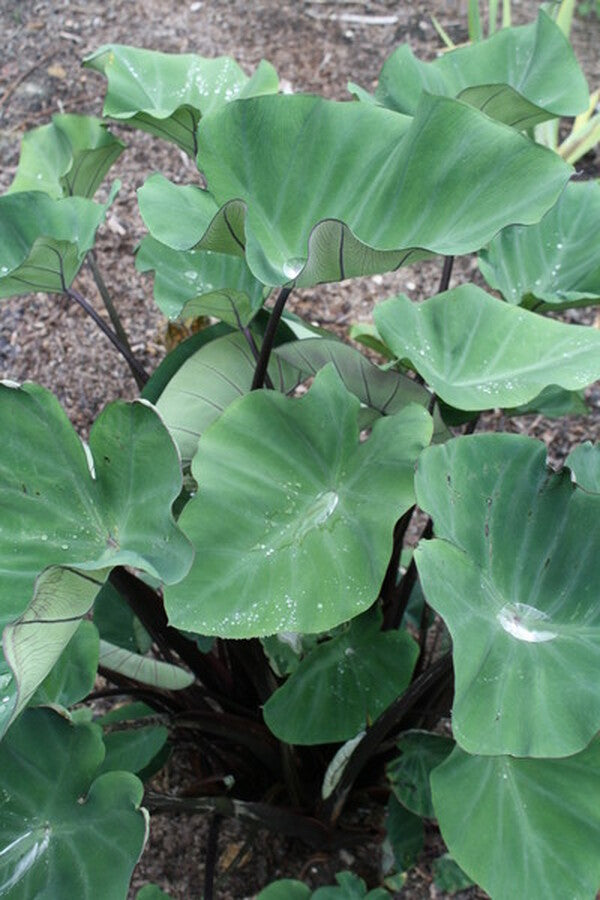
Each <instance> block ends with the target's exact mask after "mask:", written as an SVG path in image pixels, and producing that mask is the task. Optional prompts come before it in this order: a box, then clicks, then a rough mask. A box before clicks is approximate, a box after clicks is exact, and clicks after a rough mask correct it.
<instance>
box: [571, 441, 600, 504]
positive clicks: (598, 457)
mask: <svg viewBox="0 0 600 900" xmlns="http://www.w3.org/2000/svg"><path fill="white" fill-rule="evenodd" d="M565 466H568V468H569V469H570V470H571V478H572V479H573V481H575V482H576V483H577V484H578V485H579V487H580V488H581V489H582V490H584V491H588V492H589V493H590V494H600V444H592V443H591V441H585V442H584V443H583V444H579V446H578V447H575V448H574V449H573V450H571V452H570V453H569V455H568V456H567V458H566V460H565Z"/></svg>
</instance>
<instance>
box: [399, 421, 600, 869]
mask: <svg viewBox="0 0 600 900" xmlns="http://www.w3.org/2000/svg"><path fill="white" fill-rule="evenodd" d="M416 491H417V501H418V503H419V505H420V506H421V508H422V509H423V510H424V511H425V512H427V513H429V515H431V516H432V518H433V521H434V526H435V533H436V535H437V538H438V539H437V540H434V541H428V542H422V543H421V545H420V546H419V547H418V549H417V550H416V551H415V558H416V561H417V566H418V569H419V575H420V578H421V583H422V585H423V590H424V592H425V595H426V597H427V600H428V602H429V603H430V605H431V606H432V607H433V608H434V609H435V610H436V611H437V612H438V613H439V614H440V615H441V616H443V618H444V621H445V622H446V624H447V626H448V629H449V631H450V633H451V635H452V640H453V645H454V668H455V683H456V687H455V698H454V708H453V715H452V728H453V731H454V736H455V738H456V740H457V741H458V743H459V744H460V745H461V746H462V747H463V748H464V749H465V750H467V751H468V752H470V753H484V754H499V753H508V754H511V755H513V756H553V757H558V756H568V755H570V754H573V753H577V752H578V751H580V750H581V749H582V748H583V747H585V746H586V745H587V744H588V743H589V741H590V740H591V738H592V737H593V736H594V734H596V732H597V731H598V730H599V729H600V697H599V696H598V691H597V690H596V678H595V673H596V672H597V670H598V665H599V664H600V608H599V607H598V603H597V602H596V585H597V584H598V580H599V579H600V555H599V554H598V552H597V551H598V541H599V540H600V496H598V495H596V494H587V493H585V492H584V491H582V490H581V489H580V488H578V487H577V486H575V485H574V484H573V483H572V481H571V477H570V473H569V471H568V470H566V469H565V470H563V471H562V472H560V473H559V474H551V473H550V472H549V471H548V469H547V467H546V448H545V446H544V444H542V443H541V442H539V441H534V440H532V439H530V438H526V437H522V436H520V435H508V434H503V435H495V434H494V435H475V436H473V437H463V438H457V439H455V440H453V441H449V442H448V443H447V444H444V445H443V446H440V447H435V448H429V449H428V450H426V451H425V452H424V453H423V455H422V456H421V458H420V460H419V468H418V473H417V480H416ZM507 523H510V527H507ZM459 862H460V860H459Z"/></svg>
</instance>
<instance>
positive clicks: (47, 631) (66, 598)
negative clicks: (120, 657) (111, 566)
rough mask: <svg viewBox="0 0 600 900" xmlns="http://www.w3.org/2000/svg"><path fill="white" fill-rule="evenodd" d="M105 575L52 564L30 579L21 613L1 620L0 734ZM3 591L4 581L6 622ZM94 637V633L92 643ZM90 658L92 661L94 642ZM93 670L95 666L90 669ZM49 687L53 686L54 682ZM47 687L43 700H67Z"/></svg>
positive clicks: (47, 672) (1, 612)
mask: <svg viewBox="0 0 600 900" xmlns="http://www.w3.org/2000/svg"><path fill="white" fill-rule="evenodd" d="M107 575H108V569H106V570H104V571H98V572H93V573H91V572H90V573H84V572H77V571H75V570H73V569H68V568H64V567H53V568H49V569H46V571H45V572H43V573H42V574H41V575H40V576H39V578H37V579H36V582H35V587H34V590H33V599H32V601H31V603H30V604H29V606H28V607H27V609H26V610H25V612H24V613H23V615H22V616H20V617H19V618H18V619H17V621H16V622H13V623H12V624H9V625H6V627H5V628H4V630H3V632H2V655H3V657H4V660H5V662H6V664H7V665H8V667H9V669H10V675H9V676H7V677H6V678H5V683H4V684H3V686H2V688H1V689H0V693H1V694H2V696H1V697H0V737H2V735H3V734H5V732H6V730H7V728H8V727H9V725H10V724H11V723H12V722H13V721H14V720H15V718H16V717H17V716H18V714H19V713H20V712H21V710H22V709H24V708H25V706H27V704H28V703H29V701H30V700H31V698H32V696H33V695H34V693H35V691H36V689H37V688H38V686H39V685H40V684H41V683H42V682H43V680H44V679H45V678H46V676H49V677H51V673H52V670H53V667H54V666H55V664H57V663H58V662H59V661H60V657H61V654H62V653H63V651H64V650H65V648H66V647H67V645H68V644H69V642H70V641H71V639H72V638H73V637H74V635H75V633H76V631H77V629H78V628H79V625H80V624H81V620H82V618H83V617H84V616H85V615H86V614H87V613H88V612H89V611H90V609H91V607H92V604H93V602H94V599H95V597H96V594H97V593H98V591H99V590H100V589H101V587H102V585H103V583H104V580H105V578H106V577H107ZM9 590H10V588H9V587H8V585H5V586H4V589H3V596H2V604H1V606H0V623H2V624H3V625H4V623H5V622H6V621H7V617H6V615H5V603H4V602H3V601H4V591H6V593H7V594H8V592H9ZM97 641H98V639H97V636H96V644H97ZM95 657H96V659H95V662H96V665H97V662H98V650H97V647H96V651H95ZM0 658H1V656H0ZM95 671H96V666H94V674H95ZM92 681H93V675H92ZM54 687H55V688H56V687H57V685H56V682H54ZM58 687H60V685H59V686H58ZM52 689H53V683H52V681H51V682H50V684H49V685H48V686H47V687H46V699H47V700H51V701H52V702H64V701H65V700H68V699H69V698H68V697H65V696H62V695H61V694H60V693H59V694H56V691H55V694H54V696H49V695H48V691H52ZM77 699H78V700H80V699H81V697H78V698H77ZM38 702H40V703H42V702H44V698H43V697H39V698H38ZM71 702H75V701H73V700H72V701H71Z"/></svg>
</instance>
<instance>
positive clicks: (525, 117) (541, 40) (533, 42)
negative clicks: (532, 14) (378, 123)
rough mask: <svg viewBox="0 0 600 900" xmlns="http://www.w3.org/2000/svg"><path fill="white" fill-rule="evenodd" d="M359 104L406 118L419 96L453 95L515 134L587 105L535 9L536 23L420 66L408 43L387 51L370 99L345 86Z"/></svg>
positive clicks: (562, 50) (560, 47) (558, 37)
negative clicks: (368, 102) (367, 102)
mask: <svg viewBox="0 0 600 900" xmlns="http://www.w3.org/2000/svg"><path fill="white" fill-rule="evenodd" d="M350 90H352V91H354V92H355V93H356V94H357V95H358V96H359V98H360V99H363V100H371V101H372V102H376V103H380V104H381V105H382V106H385V107H387V108H388V109H393V110H396V111H397V112H400V113H404V114H406V115H414V114H415V112H416V110H417V107H418V102H419V98H420V97H421V94H422V92H423V91H428V92H429V93H431V94H441V95H443V96H447V97H458V98H459V99H461V100H464V101H465V102H466V103H470V104H471V105H472V106H475V107H477V108H478V109H481V110H482V111H484V112H485V113H486V115H488V116H490V117H491V118H492V119H498V120H499V121H501V122H506V124H507V125H513V126H514V127H517V128H519V129H526V128H532V127H533V126H534V125H536V124H537V123H538V122H543V121H545V120H546V119H551V118H554V117H560V116H574V115H576V114H577V113H579V112H582V111H583V110H584V109H586V108H587V105H588V102H589V101H588V89H587V84H586V81H585V77H584V75H583V72H582V71H581V68H580V66H579V64H578V62H577V59H576V57H575V54H574V52H573V49H572V47H571V45H570V43H569V41H568V39H567V38H566V37H565V35H564V34H563V33H562V31H561V29H560V28H559V27H558V26H557V25H556V24H555V23H554V22H553V21H552V19H551V18H550V17H549V16H548V15H546V13H545V12H543V11H541V10H540V12H539V14H538V19H537V22H536V23H532V24H530V25H523V26H520V27H518V28H503V29H502V31H499V32H498V33H497V34H495V35H494V36H493V37H490V38H489V39H488V40H486V41H480V42H478V43H474V44H470V45H469V46H466V47H459V48H458V49H456V50H452V51H450V52H449V53H443V54H442V55H441V56H439V57H438V58H437V59H435V60H433V62H421V61H420V60H418V59H416V58H415V57H414V55H413V52H412V50H411V49H410V47H409V45H408V44H404V45H402V46H401V47H399V48H398V49H397V50H395V51H394V52H393V53H392V55H391V56H390V57H389V58H388V59H387V60H386V62H385V63H384V66H383V68H382V70H381V73H380V75H379V84H378V86H377V89H376V91H375V95H374V97H371V96H370V95H369V94H366V92H365V91H363V90H362V89H360V88H357V87H356V86H355V85H350Z"/></svg>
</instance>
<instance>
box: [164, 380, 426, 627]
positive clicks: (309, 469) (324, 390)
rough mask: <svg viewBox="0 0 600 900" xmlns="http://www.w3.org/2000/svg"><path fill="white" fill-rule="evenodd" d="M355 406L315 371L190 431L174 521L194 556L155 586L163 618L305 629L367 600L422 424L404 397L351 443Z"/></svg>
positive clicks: (402, 505)
mask: <svg viewBox="0 0 600 900" xmlns="http://www.w3.org/2000/svg"><path fill="white" fill-rule="evenodd" d="M358 411H359V401H358V400H357V399H356V397H354V396H353V395H351V394H349V393H348V392H347V391H346V389H345V388H344V386H343V384H342V382H341V381H340V378H339V376H338V375H337V373H336V372H335V370H334V369H333V366H327V367H326V368H325V369H322V370H321V371H320V372H319V374H318V375H317V377H316V379H315V382H314V384H313V386H312V388H311V389H310V391H309V392H308V393H307V394H306V395H305V396H304V397H302V398H287V397H284V396H282V395H280V394H278V393H276V392H275V391H254V392H252V393H251V394H248V395H246V396H244V397H242V398H240V399H238V400H237V401H236V402H235V403H234V404H232V405H231V406H229V407H228V408H227V409H226V410H225V412H224V413H222V414H221V416H220V417H219V419H218V420H217V421H216V422H215V423H214V424H213V425H212V427H211V428H210V429H208V430H207V431H206V432H205V433H204V434H203V436H202V439H201V440H200V443H199V445H198V451H197V453H196V456H195V457H194V460H193V464H192V473H193V475H194V477H195V479H196V481H197V482H198V486H199V487H198V493H197V495H196V496H195V497H194V498H193V499H192V500H191V502H190V503H188V505H187V506H186V508H185V509H184V511H183V513H182V516H181V518H180V520H179V524H180V526H181V528H182V529H183V530H184V531H185V533H186V534H187V535H188V537H189V538H190V540H191V541H192V543H193V544H194V546H195V548H196V564H195V565H194V566H193V567H192V569H191V571H190V574H189V575H188V576H187V577H186V578H185V579H183V581H181V582H180V583H179V584H178V585H177V586H173V587H171V588H168V589H167V590H166V592H165V603H166V608H167V612H168V615H169V619H170V621H171V624H173V625H175V626H176V627H178V628H183V629H186V630H189V631H197V632H199V633H200V634H218V635H220V636H227V637H252V636H255V637H261V636H264V635H268V634H275V633H277V632H281V631H293V632H297V631H301V632H318V631H326V630H327V629H329V628H332V627H333V626H335V625H338V624H339V623H341V622H343V621H345V620H346V619H349V618H353V617H354V616H356V615H358V614H359V613H360V612H363V611H364V610H365V609H367V607H369V606H370V605H371V604H372V603H373V601H374V600H375V599H376V597H377V594H378V591H379V588H380V586H381V582H382V580H383V576H384V575H385V571H386V567H387V563H388V559H389V554H390V551H391V546H392V531H393V527H394V523H395V522H396V520H397V519H398V518H399V516H401V515H402V514H403V512H405V511H406V510H407V509H408V508H409V506H410V505H411V504H412V502H413V472H414V463H415V460H416V457H417V456H418V454H419V452H420V450H421V449H422V448H423V447H424V446H426V444H427V443H428V442H429V440H430V438H431V432H432V423H431V417H430V416H429V415H428V413H427V412H426V411H425V410H424V409H423V407H420V406H416V405H411V406H409V407H407V408H406V409H405V410H403V412H401V413H399V414H398V415H396V416H388V417H386V418H383V419H379V420H378V421H377V422H376V423H375V425H374V427H373V431H372V434H371V436H370V437H369V439H368V440H367V441H365V442H363V443H359V429H358V424H357V417H358Z"/></svg>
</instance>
